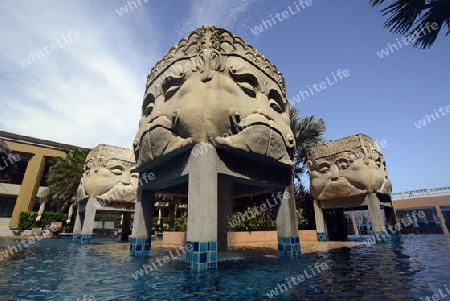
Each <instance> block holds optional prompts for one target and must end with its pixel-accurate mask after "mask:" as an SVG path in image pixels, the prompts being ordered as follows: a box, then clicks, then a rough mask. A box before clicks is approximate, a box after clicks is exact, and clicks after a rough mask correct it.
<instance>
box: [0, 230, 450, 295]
mask: <svg viewBox="0 0 450 301" xmlns="http://www.w3.org/2000/svg"><path fill="white" fill-rule="evenodd" d="M449 238H450V237H449V236H444V235H417V236H410V237H406V238H403V240H402V241H400V242H399V243H387V244H377V245H374V246H370V247H367V246H365V245H360V246H353V247H348V248H347V247H346V248H338V249H332V250H329V251H325V252H317V253H308V254H304V255H302V257H301V258H300V259H288V258H271V257H264V256H261V250H259V251H257V250H255V252H253V253H252V252H248V248H247V251H239V250H237V251H234V252H225V253H222V254H220V256H219V270H218V271H214V272H204V273H200V274H198V273H192V272H189V271H186V270H185V268H184V259H176V260H172V261H171V262H169V263H167V264H165V265H163V266H161V267H158V269H157V270H155V271H153V272H148V273H143V275H142V276H141V277H138V279H137V280H135V279H134V278H133V277H132V274H133V273H135V272H136V271H138V270H139V269H141V268H142V265H143V264H149V263H150V261H151V260H155V259H156V258H157V257H162V256H165V255H167V254H168V252H169V251H170V250H172V249H173V248H163V247H161V246H154V247H153V249H152V253H151V254H152V258H132V257H129V256H128V244H110V245H93V246H79V245H76V244H73V243H70V242H68V241H64V240H43V241H41V242H39V244H35V245H33V246H31V247H29V248H27V249H25V250H23V251H22V252H19V253H17V254H16V255H15V256H14V257H13V258H12V259H7V260H6V261H5V260H4V261H2V262H0V265H1V269H0V299H1V300H21V299H22V300H77V299H79V300H81V299H82V298H83V296H84V295H93V296H95V297H96V298H97V300H270V298H269V296H268V295H267V294H270V293H272V296H273V297H275V295H274V292H275V291H274V290H275V289H276V288H280V287H281V288H283V284H285V286H284V287H286V288H287V289H286V290H284V291H283V293H282V294H280V292H279V291H278V292H277V293H278V294H279V295H278V296H276V300H420V297H422V298H425V297H426V296H431V295H432V294H434V293H438V290H439V289H445V285H447V286H448V285H449V282H450V259H449V258H448V256H447V255H448V254H449V253H450V244H449V242H450V239H449ZM156 245H158V244H156ZM316 263H319V264H320V263H326V265H327V266H328V269H325V270H322V271H321V272H320V273H319V272H317V270H316V273H315V274H316V275H314V276H313V277H310V278H309V279H308V278H307V277H305V279H304V281H303V282H298V281H297V282H296V284H294V282H292V281H291V282H290V285H288V283H287V281H290V280H289V279H291V278H292V277H298V276H299V275H305V270H306V271H307V273H309V274H308V275H311V271H310V269H311V268H314V265H315V264H316ZM289 286H290V287H289Z"/></svg>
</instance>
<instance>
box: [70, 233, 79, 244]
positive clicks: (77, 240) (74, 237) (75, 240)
mask: <svg viewBox="0 0 450 301" xmlns="http://www.w3.org/2000/svg"><path fill="white" fill-rule="evenodd" d="M80 240H81V233H74V234H73V235H72V241H74V242H79V241H80Z"/></svg>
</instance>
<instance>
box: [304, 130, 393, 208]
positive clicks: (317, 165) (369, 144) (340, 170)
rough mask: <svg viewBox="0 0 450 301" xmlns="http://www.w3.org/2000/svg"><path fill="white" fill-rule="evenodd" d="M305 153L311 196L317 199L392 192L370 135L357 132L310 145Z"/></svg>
mask: <svg viewBox="0 0 450 301" xmlns="http://www.w3.org/2000/svg"><path fill="white" fill-rule="evenodd" d="M307 156H308V163H307V166H308V169H309V173H310V180H311V181H310V182H311V183H310V190H311V195H312V196H313V197H314V198H315V199H316V200H319V201H330V200H336V199H341V198H348V197H355V196H360V195H365V194H367V193H382V194H387V195H390V194H391V191H392V184H391V181H390V180H389V178H388V174H387V171H386V162H385V161H384V157H383V155H382V154H381V151H380V148H379V146H378V145H377V144H376V142H375V141H374V140H373V139H372V138H370V137H369V136H366V135H364V134H356V135H353V136H348V137H344V138H342V139H338V140H334V141H331V142H328V143H326V144H323V145H319V146H316V147H313V148H311V149H310V150H309V151H308V154H307Z"/></svg>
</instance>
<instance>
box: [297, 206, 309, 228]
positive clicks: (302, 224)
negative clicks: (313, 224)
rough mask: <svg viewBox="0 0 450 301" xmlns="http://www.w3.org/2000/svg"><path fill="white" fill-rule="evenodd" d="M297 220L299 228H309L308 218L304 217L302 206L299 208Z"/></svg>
mask: <svg viewBox="0 0 450 301" xmlns="http://www.w3.org/2000/svg"><path fill="white" fill-rule="evenodd" d="M297 221H298V229H299V230H307V228H308V227H307V226H308V219H307V218H306V217H304V214H303V209H302V208H299V209H297Z"/></svg>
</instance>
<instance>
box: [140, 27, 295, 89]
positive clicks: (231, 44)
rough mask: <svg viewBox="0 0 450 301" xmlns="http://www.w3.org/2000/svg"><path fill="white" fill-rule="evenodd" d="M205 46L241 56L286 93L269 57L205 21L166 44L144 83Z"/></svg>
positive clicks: (197, 53) (283, 83) (150, 81)
mask: <svg viewBox="0 0 450 301" xmlns="http://www.w3.org/2000/svg"><path fill="white" fill-rule="evenodd" d="M206 49H212V50H215V51H217V52H218V53H219V54H220V55H224V56H236V57H240V58H242V59H243V60H245V61H247V62H248V63H250V64H252V65H253V66H255V67H257V68H258V69H259V70H260V71H261V72H263V73H264V74H266V75H267V76H268V77H269V78H270V79H272V80H273V81H274V82H276V83H277V84H278V86H279V87H280V90H281V91H282V93H283V96H284V97H286V83H285V80H284V78H283V76H282V75H281V73H280V72H279V71H278V69H277V67H276V66H275V65H273V64H272V63H271V62H270V61H269V59H267V58H266V57H265V56H264V55H262V54H261V53H260V52H259V51H258V50H256V49H255V48H253V46H251V45H249V44H247V43H245V42H244V40H243V39H242V38H241V37H238V36H235V35H233V34H232V33H231V32H229V31H228V30H226V29H223V28H218V27H215V26H213V25H209V24H207V25H203V26H202V27H200V28H197V29H196V30H194V31H193V32H191V34H189V36H187V37H186V38H183V39H181V40H180V41H179V42H178V44H177V45H176V46H173V47H172V48H170V49H169V51H168V52H167V53H166V54H165V55H164V56H163V57H162V58H161V59H160V60H159V61H158V62H157V63H156V64H155V66H154V67H153V68H152V70H151V72H150V74H149V75H148V77H147V86H150V85H151V84H152V83H153V82H154V80H155V79H156V78H157V77H158V76H160V75H161V74H163V73H164V72H165V71H166V70H167V69H169V68H170V67H171V66H172V65H173V64H174V63H176V62H178V61H180V60H186V59H191V58H194V57H196V56H197V55H199V54H200V53H201V52H202V51H203V50H206Z"/></svg>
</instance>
